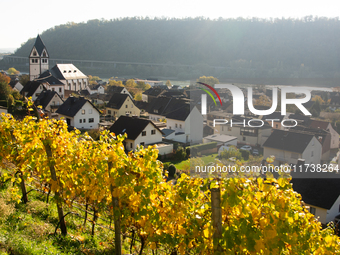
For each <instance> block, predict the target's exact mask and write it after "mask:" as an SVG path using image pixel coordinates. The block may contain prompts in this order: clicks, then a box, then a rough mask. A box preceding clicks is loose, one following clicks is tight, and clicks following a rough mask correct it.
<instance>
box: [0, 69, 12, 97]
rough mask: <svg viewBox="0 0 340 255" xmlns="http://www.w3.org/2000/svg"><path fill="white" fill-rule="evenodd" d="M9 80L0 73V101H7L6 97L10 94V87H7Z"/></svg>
mask: <svg viewBox="0 0 340 255" xmlns="http://www.w3.org/2000/svg"><path fill="white" fill-rule="evenodd" d="M10 81H11V78H9V77H8V76H7V75H5V74H1V73H0V100H7V99H8V96H9V95H10V93H11V87H10V86H9V82H10Z"/></svg>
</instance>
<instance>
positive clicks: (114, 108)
mask: <svg viewBox="0 0 340 255" xmlns="http://www.w3.org/2000/svg"><path fill="white" fill-rule="evenodd" d="M106 113H107V114H108V115H111V116H113V117H116V118H119V117H120V116H126V115H129V116H138V117H139V116H140V110H139V109H138V108H137V106H136V105H135V104H134V101H133V100H132V99H131V97H130V96H129V95H128V94H120V93H115V94H113V95H112V96H111V99H110V101H109V102H108V104H107V106H106Z"/></svg>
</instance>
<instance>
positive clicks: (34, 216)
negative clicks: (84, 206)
mask: <svg viewBox="0 0 340 255" xmlns="http://www.w3.org/2000/svg"><path fill="white" fill-rule="evenodd" d="M0 171H1V169H0ZM12 190H13V186H12V184H11V183H10V182H7V183H0V255H4V254H13V255H21V254H22V255H31V254H32V255H36V254H114V232H113V231H111V230H109V229H106V228H102V227H100V226H99V225H96V228H95V235H94V236H91V228H92V224H91V223H90V222H89V221H88V222H87V224H86V226H85V227H84V226H83V223H84V220H83V219H82V218H80V217H78V216H75V215H73V214H69V215H67V216H66V217H65V220H66V224H67V230H68V234H67V236H62V235H60V230H59V229H58V231H57V234H56V235H55V234H54V232H55V227H56V225H57V223H58V215H57V210H56V206H55V203H50V204H47V203H46V202H45V201H46V195H45V194H42V193H40V192H37V191H32V192H30V193H29V194H28V197H29V202H28V203H27V204H23V203H22V202H20V203H18V202H16V201H13V199H12V198H13V194H12ZM28 190H30V188H28ZM67 211H70V209H69V208H65V206H64V212H65V214H66V213H67ZM72 211H75V212H77V213H79V215H82V216H84V212H82V211H80V210H78V211H77V210H76V209H75V208H72ZM91 218H92V216H91V215H89V218H88V219H89V220H90V219H91ZM97 223H98V224H101V225H106V226H107V227H109V223H108V222H104V221H103V220H99V221H98V222H97ZM126 240H127V239H126ZM129 248H130V247H129V243H128V242H127V241H125V242H123V254H129V253H130V252H129ZM137 250H138V247H137V249H135V250H134V251H133V252H136V251H137ZM145 252H147V251H145Z"/></svg>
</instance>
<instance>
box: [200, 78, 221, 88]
mask: <svg viewBox="0 0 340 255" xmlns="http://www.w3.org/2000/svg"><path fill="white" fill-rule="evenodd" d="M197 82H203V83H206V84H208V85H211V86H214V85H215V84H219V83H220V81H219V80H218V79H217V78H215V77H213V76H208V77H206V76H201V77H200V78H199V79H197Z"/></svg>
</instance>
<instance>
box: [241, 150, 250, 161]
mask: <svg viewBox="0 0 340 255" xmlns="http://www.w3.org/2000/svg"><path fill="white" fill-rule="evenodd" d="M240 152H241V155H242V158H243V159H244V160H248V159H249V155H250V152H249V151H246V150H240Z"/></svg>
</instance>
